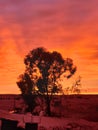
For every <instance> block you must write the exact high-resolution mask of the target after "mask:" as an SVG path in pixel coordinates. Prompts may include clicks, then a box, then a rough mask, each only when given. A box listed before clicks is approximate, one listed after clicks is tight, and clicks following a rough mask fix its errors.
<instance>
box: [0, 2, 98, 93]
mask: <svg viewBox="0 0 98 130" xmlns="http://www.w3.org/2000/svg"><path fill="white" fill-rule="evenodd" d="M40 46H42V47H45V48H46V49H47V50H49V51H53V50H56V51H59V52H60V53H61V54H62V55H63V57H64V58H66V57H70V58H72V59H73V61H74V64H75V65H76V66H77V72H76V74H75V76H74V77H73V80H74V78H76V77H78V76H79V75H80V76H81V77H82V80H81V83H82V91H83V93H85V92H87V93H97V94H98V0H0V93H1V94H2V93H20V91H19V89H18V87H17V85H16V81H17V77H18V76H19V75H20V74H22V73H23V72H24V63H23V59H24V57H25V55H26V54H28V52H29V51H30V50H32V49H34V48H36V47H40ZM64 82H65V83H63V85H64V87H66V86H67V82H70V84H71V83H72V82H73V81H72V79H70V80H69V81H68V80H66V81H64Z"/></svg>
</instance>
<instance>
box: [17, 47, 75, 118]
mask: <svg viewBox="0 0 98 130" xmlns="http://www.w3.org/2000/svg"><path fill="white" fill-rule="evenodd" d="M24 64H25V66H26V69H25V72H24V74H22V75H21V76H19V80H18V82H17V85H18V87H19V88H20V90H21V92H22V94H23V95H43V96H44V97H45V100H46V104H47V113H48V115H50V114H51V112H50V101H51V98H52V95H54V94H58V93H60V92H62V86H61V84H60V82H59V80H60V78H61V76H62V75H64V78H70V77H71V76H72V75H73V74H74V73H75V72H76V66H74V64H73V60H72V59H70V58H66V59H64V58H63V57H62V55H61V54H60V53H59V52H57V51H53V52H49V51H47V50H46V49H45V48H43V47H39V48H36V49H33V50H32V51H30V52H29V54H28V55H26V57H25V58H24Z"/></svg>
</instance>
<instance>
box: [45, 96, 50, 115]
mask: <svg viewBox="0 0 98 130" xmlns="http://www.w3.org/2000/svg"><path fill="white" fill-rule="evenodd" d="M46 103H47V110H46V111H47V115H48V116H51V106H50V99H49V97H48V96H47V101H46Z"/></svg>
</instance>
